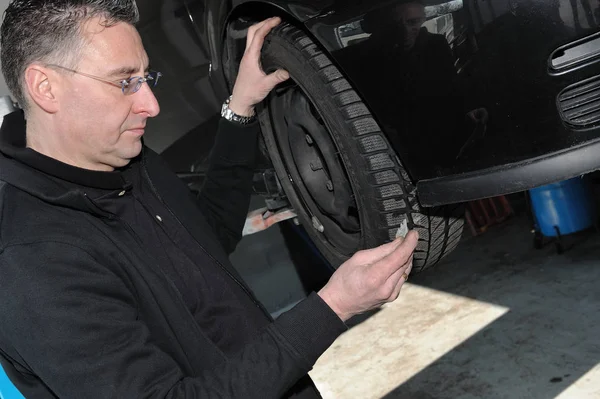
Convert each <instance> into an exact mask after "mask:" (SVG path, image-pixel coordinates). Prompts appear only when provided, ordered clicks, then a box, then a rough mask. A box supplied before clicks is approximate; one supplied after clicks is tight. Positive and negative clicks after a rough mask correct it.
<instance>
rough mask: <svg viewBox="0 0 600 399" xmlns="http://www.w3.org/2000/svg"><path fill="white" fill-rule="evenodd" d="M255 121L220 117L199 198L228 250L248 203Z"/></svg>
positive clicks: (238, 235) (255, 149) (239, 233)
mask: <svg viewBox="0 0 600 399" xmlns="http://www.w3.org/2000/svg"><path fill="white" fill-rule="evenodd" d="M259 133H260V128H259V124H258V122H254V123H253V124H251V125H249V126H239V125H237V124H235V123H232V122H229V121H227V120H225V119H223V118H221V119H220V121H219V129H218V133H217V136H216V138H215V143H214V145H213V148H212V151H211V153H210V155H209V166H208V171H207V174H206V179H205V181H204V184H203V187H202V189H201V192H200V195H199V196H198V201H199V205H200V209H201V210H202V213H203V214H204V217H205V218H206V219H207V221H208V223H209V224H210V225H211V227H212V228H213V230H214V231H215V233H216V235H217V237H218V238H219V240H220V241H221V243H222V244H223V246H224V248H225V249H226V251H227V252H228V253H230V252H232V251H233V250H234V249H235V246H236V245H237V244H238V242H239V241H240V240H241V238H242V230H243V228H244V223H245V221H246V215H247V214H248V208H249V206H250V196H251V194H252V178H253V174H254V167H255V164H256V158H257V153H258V135H259Z"/></svg>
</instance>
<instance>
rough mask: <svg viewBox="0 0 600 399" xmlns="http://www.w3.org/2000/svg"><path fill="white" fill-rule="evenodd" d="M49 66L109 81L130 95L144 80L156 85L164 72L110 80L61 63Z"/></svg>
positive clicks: (101, 80)
mask: <svg viewBox="0 0 600 399" xmlns="http://www.w3.org/2000/svg"><path fill="white" fill-rule="evenodd" d="M48 66H49V67H54V68H60V69H64V70H65V71H69V72H72V73H76V74H78V75H81V76H85V77H87V78H91V79H95V80H97V81H99V82H103V83H108V84H110V85H112V86H115V87H119V88H120V89H121V91H122V92H123V94H125V95H129V94H133V93H135V92H137V91H138V90H139V89H140V88H141V87H142V84H143V83H144V82H147V83H148V85H149V86H150V87H156V85H157V84H158V80H159V79H160V77H161V76H162V73H160V72H157V71H149V72H148V73H147V74H146V76H144V77H141V76H133V77H131V78H128V79H123V80H120V81H110V80H106V79H103V78H100V77H98V76H94V75H89V74H87V73H83V72H79V71H76V70H74V69H70V68H66V67H64V66H60V65H54V64H49V65H48Z"/></svg>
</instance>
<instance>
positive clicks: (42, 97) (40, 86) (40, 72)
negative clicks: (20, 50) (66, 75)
mask: <svg viewBox="0 0 600 399" xmlns="http://www.w3.org/2000/svg"><path fill="white" fill-rule="evenodd" d="M53 77H57V75H56V73H55V72H54V71H52V70H51V69H48V68H46V67H44V66H41V65H37V64H32V65H30V66H29V67H27V69H26V70H25V88H26V90H27V94H28V95H29V98H30V99H31V101H32V102H34V103H35V104H37V106H38V107H40V108H41V109H43V110H44V111H46V112H48V113H51V114H53V113H55V112H57V111H58V99H57V97H56V94H57V91H58V85H59V84H60V81H59V80H58V79H56V78H53Z"/></svg>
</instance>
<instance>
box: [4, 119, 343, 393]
mask: <svg viewBox="0 0 600 399" xmlns="http://www.w3.org/2000/svg"><path fill="white" fill-rule="evenodd" d="M257 134H258V128H257V127H254V129H252V128H246V129H241V128H237V127H234V126H233V125H232V124H230V123H225V122H222V123H221V125H220V133H219V135H218V136H217V140H216V143H215V147H214V148H213V152H212V155H211V160H212V162H211V165H212V166H211V168H210V172H209V176H208V179H207V184H206V185H205V187H204V190H203V195H202V197H201V198H200V201H194V200H193V199H192V197H191V195H190V192H189V190H188V189H187V187H186V186H185V185H184V184H183V183H182V182H181V181H180V180H179V179H178V178H177V177H176V176H175V175H174V174H173V173H171V172H170V171H169V170H168V168H167V167H166V165H165V164H163V163H162V161H161V159H160V157H159V156H158V155H157V154H155V153H153V152H152V151H151V150H149V149H148V148H144V151H143V154H142V155H141V156H140V157H138V158H139V159H136V160H135V161H134V162H132V164H131V165H130V166H129V167H138V168H140V170H141V171H143V176H144V177H145V181H144V184H146V185H147V186H148V187H149V188H150V189H151V190H153V192H154V193H155V194H156V196H157V197H158V198H159V199H160V201H161V202H162V203H163V205H164V207H165V209H166V211H168V212H169V213H170V214H171V216H172V217H173V218H174V219H175V220H177V221H178V223H181V225H182V226H183V227H184V228H185V229H186V230H187V231H188V232H189V233H190V234H191V236H193V237H194V239H195V240H196V241H197V242H198V243H199V245H200V246H201V247H202V248H203V249H204V250H205V252H206V253H207V254H208V255H209V259H212V263H213V264H212V265H210V266H216V267H218V268H219V270H221V271H222V272H223V273H224V274H225V275H226V276H228V278H231V279H233V280H235V284H238V285H239V287H241V289H242V290H243V291H244V292H246V294H247V295H248V297H249V298H250V301H248V303H254V306H257V307H260V305H259V304H258V302H257V301H256V300H255V299H254V297H253V296H252V293H251V291H250V290H249V289H248V287H246V286H245V284H244V283H243V282H242V281H241V278H240V277H239V275H238V274H237V273H236V271H235V270H234V269H233V267H232V266H231V264H230V263H229V260H228V255H227V254H228V252H230V251H231V250H233V248H234V247H235V245H236V244H237V242H238V241H239V239H240V238H241V237H240V232H241V229H242V226H243V223H244V220H243V219H244V218H243V215H245V212H246V210H247V206H248V200H249V193H250V186H249V185H250V181H251V174H252V170H251V165H252V163H253V161H254V156H253V155H251V154H252V153H253V151H248V149H249V148H253V147H255V144H256V135H257ZM231 143H236V145H235V146H232V145H231ZM24 144H25V127H24V120H23V117H22V113H21V112H20V111H19V112H15V113H13V114H10V115H8V116H6V117H5V118H4V123H3V126H2V130H1V131H0V151H1V152H2V154H0V320H1V323H0V362H1V364H2V366H3V368H4V369H5V371H6V372H7V374H8V375H9V377H10V378H11V380H12V381H13V382H14V383H15V385H16V386H17V388H18V389H19V390H20V391H21V392H22V393H23V394H24V396H25V397H26V398H53V397H59V398H86V399H92V398H103V399H104V398H261V399H263V398H279V397H282V396H288V395H289V394H290V392H292V391H297V390H302V387H299V386H298V384H296V382H297V381H298V380H301V381H303V382H305V383H306V382H307V380H308V382H309V385H310V380H309V379H308V378H307V372H308V371H309V370H310V369H311V367H312V365H313V364H314V362H315V361H316V359H317V358H318V357H319V356H320V355H321V354H322V352H323V351H324V350H325V349H326V348H327V347H329V345H331V343H332V342H333V341H334V340H335V339H336V338H337V336H338V335H339V334H340V333H342V332H343V331H345V329H346V327H345V325H344V324H343V323H342V322H341V320H340V319H339V318H338V317H337V316H336V315H335V313H333V312H332V311H331V309H330V308H329V307H328V306H327V305H326V304H325V303H324V302H323V301H322V300H321V299H320V297H319V296H318V295H316V294H315V293H312V294H311V295H309V297H308V298H307V299H306V300H304V301H303V302H301V303H300V304H299V305H297V306H296V307H295V308H294V309H292V310H291V311H289V312H287V313H285V314H283V315H282V316H280V317H279V318H278V319H277V320H275V321H271V320H267V321H266V322H265V323H264V327H262V328H260V329H258V330H257V331H256V332H255V334H254V335H253V336H251V337H248V340H247V341H246V342H245V343H244V345H243V346H241V349H240V350H238V351H237V352H236V353H234V354H230V355H226V354H225V353H224V352H222V351H221V350H220V349H219V348H218V347H217V345H215V343H214V342H212V341H211V340H210V339H209V338H208V337H207V334H205V332H204V331H203V330H202V329H201V328H200V326H199V325H198V323H196V321H195V320H194V318H193V317H192V314H191V313H190V310H189V309H188V308H187V307H186V306H185V303H184V301H183V299H182V297H181V295H180V292H179V291H178V290H177V288H176V287H175V286H174V284H173V283H172V282H171V281H170V280H169V278H167V277H166V276H165V274H164V272H163V270H162V269H161V267H160V265H158V264H157V263H156V261H155V259H154V258H153V257H151V256H149V255H148V251H147V249H145V248H144V247H143V246H142V245H140V243H139V240H138V239H136V236H135V234H133V232H132V231H131V229H129V228H128V226H127V225H126V224H125V223H123V221H122V220H121V219H120V218H119V215H118V214H115V213H112V212H110V211H109V210H107V209H103V208H102V207H101V206H100V205H99V203H98V202H97V201H94V200H93V199H92V198H91V197H90V196H89V195H87V193H86V192H85V190H81V189H76V188H73V186H72V185H69V184H67V183H66V182H62V181H61V180H60V179H57V178H55V177H53V176H52V175H51V174H52V171H40V170H37V169H36V168H34V167H31V166H30V165H27V164H26V163H23V162H21V161H19V160H18V158H19V157H20V156H21V155H20V154H22V153H23V151H26V150H24V148H23V147H24ZM236 149H237V150H236ZM240 149H241V150H240ZM27 151H31V150H27ZM249 154H250V155H249ZM115 173H117V172H115ZM244 204H245V208H244ZM198 205H200V206H198ZM200 266H201V267H204V266H205V265H200ZM206 266H208V265H206ZM249 311H255V310H252V309H249ZM265 317H267V315H265ZM222 333H223V334H228V331H223V332H222ZM294 384H296V387H294ZM302 392H303V394H302V396H301V397H311V396H312V397H317V396H318V395H317V394H316V391H314V390H313V394H307V392H308V391H307V390H306V389H304V390H302Z"/></svg>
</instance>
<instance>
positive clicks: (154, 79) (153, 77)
mask: <svg viewBox="0 0 600 399" xmlns="http://www.w3.org/2000/svg"><path fill="white" fill-rule="evenodd" d="M161 76H162V75H161V73H160V72H156V71H152V72H148V74H147V75H146V77H143V78H142V77H134V78H131V79H130V80H129V81H128V82H127V85H123V93H125V94H129V93H135V92H137V91H138V90H139V89H140V88H141V87H142V84H143V83H144V82H147V83H148V85H149V86H150V87H155V86H156V85H157V84H158V79H159V78H160V77H161Z"/></svg>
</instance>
